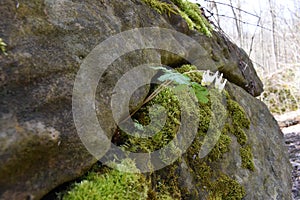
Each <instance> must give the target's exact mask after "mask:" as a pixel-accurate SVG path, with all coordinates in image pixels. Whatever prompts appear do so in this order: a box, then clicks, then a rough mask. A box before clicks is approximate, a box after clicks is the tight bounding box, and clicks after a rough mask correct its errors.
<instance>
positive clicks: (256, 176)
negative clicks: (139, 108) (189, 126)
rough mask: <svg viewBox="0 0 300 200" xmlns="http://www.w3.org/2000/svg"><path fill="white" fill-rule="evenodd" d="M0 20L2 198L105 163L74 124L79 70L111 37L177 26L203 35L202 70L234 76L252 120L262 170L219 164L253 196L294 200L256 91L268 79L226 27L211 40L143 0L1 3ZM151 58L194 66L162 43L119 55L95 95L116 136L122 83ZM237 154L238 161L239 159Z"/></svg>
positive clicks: (235, 91) (25, 194) (33, 194)
mask: <svg viewBox="0 0 300 200" xmlns="http://www.w3.org/2000/svg"><path fill="white" fill-rule="evenodd" d="M0 19H1V20H0V38H2V39H3V41H4V42H5V43H7V47H6V50H7V54H8V55H4V54H0V162H1V168H0V199H20V200H21V199H40V198H42V197H43V196H44V195H45V194H47V193H48V192H49V191H50V190H52V189H54V188H55V187H57V186H59V185H60V184H62V183H65V182H67V181H70V180H73V179H75V178H78V177H80V176H81V175H83V174H84V173H85V172H86V171H87V170H88V169H89V168H90V167H91V166H92V165H93V164H94V163H95V162H96V160H95V159H94V158H93V156H91V155H90V154H89V152H88V151H87V150H86V148H85V147H84V146H83V144H82V143H81V140H80V139H79V137H78V135H77V132H76V128H75V126H74V122H73V116H72V91H73V84H74V80H75V76H76V73H77V71H78V70H79V67H80V65H81V64H82V62H83V60H84V58H85V57H87V56H88V54H89V53H90V52H91V51H92V50H93V48H94V47H95V46H96V45H98V44H99V43H101V42H102V41H104V40H105V39H107V38H109V37H110V36H112V35H114V34H117V33H120V32H122V31H126V30H130V29H133V28H139V27H153V26H155V27H161V28H168V29H172V30H177V31H180V32H182V33H185V34H187V35H188V36H190V37H191V38H193V39H194V40H196V41H198V42H199V44H200V45H201V46H203V47H204V49H205V50H206V51H207V55H205V56H204V58H205V59H203V63H199V66H197V67H199V69H210V70H211V71H216V70H219V71H221V72H223V73H224V76H225V78H227V79H228V80H229V81H230V82H232V83H233V84H230V88H229V91H230V93H231V95H232V96H235V97H236V100H237V101H238V102H239V103H240V104H241V105H242V106H243V107H244V109H245V111H246V113H247V115H248V117H249V118H250V120H251V126H250V129H249V131H248V132H247V135H248V138H249V141H251V144H252V145H253V156H254V163H255V167H256V171H255V172H253V173H249V172H247V171H245V170H238V171H230V169H229V168H228V167H229V166H230V165H225V164H224V166H220V167H221V168H224V171H225V172H228V174H230V175H231V176H235V177H237V178H238V180H239V181H240V182H241V184H242V185H244V186H245V188H246V193H247V195H246V197H245V199H268V198H269V197H272V198H273V197H274V199H276V198H277V199H290V196H289V194H288V193H289V190H290V187H291V185H290V182H289V180H288V178H289V175H290V169H289V165H288V164H287V163H288V159H287V156H286V155H285V149H284V148H283V144H282V143H283V140H282V135H281V132H280V130H279V128H278V126H277V124H276V122H275V120H274V119H273V118H272V116H271V115H270V113H269V111H268V109H267V108H266V107H265V106H264V105H263V104H262V103H261V102H259V101H258V100H257V99H255V98H254V97H253V96H257V95H259V94H260V93H261V92H262V84H261V81H260V80H259V78H258V76H257V75H256V72H255V70H254V68H253V65H252V63H251V62H250V60H249V58H248V57H247V55H246V53H245V52H244V51H243V50H241V49H239V48H238V47H237V46H236V45H235V44H233V43H231V42H230V41H229V40H228V39H227V38H225V37H224V36H223V35H221V34H220V33H216V32H213V35H212V37H211V38H209V37H207V36H205V35H203V34H201V33H199V32H197V31H192V30H189V29H188V26H187V24H186V23H185V21H184V20H183V19H182V18H181V17H180V16H178V15H175V14H171V15H167V14H166V15H161V14H159V13H158V12H156V11H155V10H153V9H152V8H151V7H149V6H147V5H146V4H145V3H143V2H142V1H140V0H128V1H123V0H112V1H110V0H90V1H71V0H59V1H52V0H43V1H31V0H23V1H18V2H16V1H13V0H1V2H0ZM183 56H184V55H183ZM147 62H161V63H163V64H166V65H170V66H179V65H182V64H185V63H186V61H184V60H183V59H180V58H179V57H178V56H174V55H171V54H168V53H166V52H161V51H160V50H149V51H144V52H136V53H131V54H128V55H125V56H124V57H121V58H120V59H118V60H116V62H114V63H113V64H112V65H111V66H110V67H109V70H107V72H106V74H105V76H104V77H103V78H102V79H101V83H102V84H99V86H98V88H97V93H96V107H98V108H100V111H97V116H98V118H99V120H100V121H101V122H102V123H103V127H105V129H106V130H107V132H108V137H109V138H111V137H112V136H113V134H114V130H115V129H116V125H115V122H114V120H113V118H112V114H111V110H110V95H111V92H112V90H113V88H114V85H115V84H116V82H117V80H118V79H119V78H120V77H121V76H122V74H124V73H125V72H127V71H128V70H130V69H132V68H134V67H135V66H137V65H140V64H144V63H147ZM120 66H122V67H120ZM234 84H235V85H234ZM238 86H239V87H238ZM148 89H149V88H147V87H145V88H144V89H142V90H141V91H140V92H139V93H137V94H135V95H136V96H135V101H134V102H133V103H132V105H131V106H132V107H135V106H136V105H138V103H139V101H142V100H143V99H144V98H145V96H146V95H147V94H148ZM246 91H247V92H248V93H247V92H246ZM232 148H233V149H234V146H232ZM233 154H234V151H233ZM231 156H232V155H230V154H228V157H231ZM231 159H233V160H232V161H231V162H237V163H239V162H238V160H236V159H235V157H234V156H233V157H231Z"/></svg>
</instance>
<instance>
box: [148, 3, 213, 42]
mask: <svg viewBox="0 0 300 200" xmlns="http://www.w3.org/2000/svg"><path fill="white" fill-rule="evenodd" d="M143 1H144V2H145V3H146V4H148V5H149V6H151V7H152V8H153V9H154V10H156V11H157V12H158V13H160V14H163V13H165V14H168V15H170V14H171V13H173V14H180V15H181V17H182V18H183V19H184V20H185V21H186V23H187V24H188V26H189V28H190V29H191V30H197V31H199V32H201V33H203V34H205V35H206V36H209V37H210V36H211V35H212V34H211V31H212V27H211V25H210V23H209V22H208V21H207V20H206V19H205V18H204V17H203V15H202V13H201V10H200V8H199V6H198V5H197V4H194V3H191V2H189V1H187V0H171V1H172V2H173V3H174V4H175V5H176V6H177V7H175V8H174V7H173V5H171V4H168V3H166V2H162V1H161V0H143Z"/></svg>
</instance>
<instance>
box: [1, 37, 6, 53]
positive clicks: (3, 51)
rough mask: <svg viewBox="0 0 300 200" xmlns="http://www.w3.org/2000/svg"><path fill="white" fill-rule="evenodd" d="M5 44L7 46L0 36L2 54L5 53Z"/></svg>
mask: <svg viewBox="0 0 300 200" xmlns="http://www.w3.org/2000/svg"><path fill="white" fill-rule="evenodd" d="M6 46H7V44H6V43H5V42H4V41H3V39H2V38H0V50H1V52H2V53H3V54H4V55H7V53H6Z"/></svg>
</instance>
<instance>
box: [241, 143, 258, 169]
mask: <svg viewBox="0 0 300 200" xmlns="http://www.w3.org/2000/svg"><path fill="white" fill-rule="evenodd" d="M240 155H241V158H242V167H243V168H246V169H249V170H251V171H254V169H255V168H254V163H253V155H252V148H251V146H249V145H247V146H244V147H241V148H240Z"/></svg>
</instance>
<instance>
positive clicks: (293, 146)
mask: <svg viewBox="0 0 300 200" xmlns="http://www.w3.org/2000/svg"><path fill="white" fill-rule="evenodd" d="M284 138H285V143H286V145H287V146H288V148H289V155H290V162H291V164H292V166H293V190H292V191H293V197H294V199H299V198H300V179H299V177H300V158H299V155H300V149H299V147H300V134H299V132H297V133H296V132H291V133H287V134H285V135H284Z"/></svg>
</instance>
